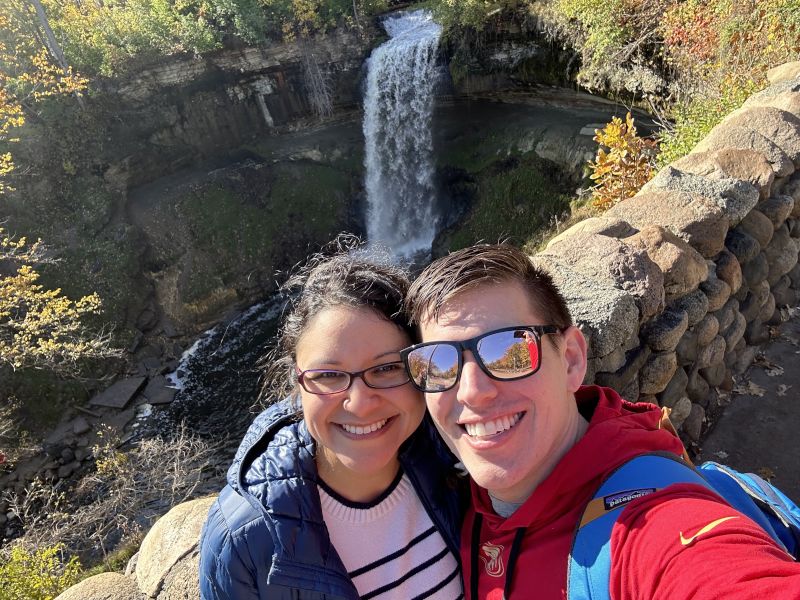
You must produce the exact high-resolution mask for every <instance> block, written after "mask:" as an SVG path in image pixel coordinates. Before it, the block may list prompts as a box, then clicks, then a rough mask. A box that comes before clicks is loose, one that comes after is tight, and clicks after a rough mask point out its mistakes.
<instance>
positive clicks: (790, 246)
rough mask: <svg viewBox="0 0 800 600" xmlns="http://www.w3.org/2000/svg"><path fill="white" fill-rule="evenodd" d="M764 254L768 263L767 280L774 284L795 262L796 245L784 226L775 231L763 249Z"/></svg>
mask: <svg viewBox="0 0 800 600" xmlns="http://www.w3.org/2000/svg"><path fill="white" fill-rule="evenodd" d="M764 254H765V255H766V256H767V262H768V263H769V274H768V275H767V281H769V283H770V285H774V284H776V283H777V282H778V280H779V279H780V278H781V277H782V276H783V275H786V274H787V273H788V272H789V271H791V270H792V267H794V266H795V265H796V264H797V245H796V244H795V241H794V240H793V239H792V238H791V237H790V236H789V230H788V228H787V227H786V226H783V227H780V228H778V229H777V230H776V231H775V235H774V236H773V238H772V242H771V243H770V245H769V246H767V247H766V248H765V249H764Z"/></svg>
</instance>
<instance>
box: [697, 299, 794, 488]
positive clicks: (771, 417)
mask: <svg viewBox="0 0 800 600" xmlns="http://www.w3.org/2000/svg"><path fill="white" fill-rule="evenodd" d="M791 312H792V316H791V319H790V320H789V321H788V322H786V323H784V324H783V325H781V326H780V327H779V328H778V330H777V331H778V335H777V336H776V337H775V338H774V339H773V340H772V341H771V342H770V343H769V344H767V345H766V346H764V348H763V353H762V354H761V355H760V356H758V357H757V358H756V360H755V362H754V364H753V365H752V366H751V367H750V368H749V370H748V371H747V372H746V373H745V375H744V376H743V377H740V378H739V379H738V380H737V384H736V386H735V388H734V391H733V393H732V394H731V399H730V404H729V405H728V406H727V407H726V408H725V410H724V412H723V414H722V416H721V417H720V418H719V420H718V421H717V423H716V424H715V425H714V428H713V430H712V431H711V432H710V434H709V435H708V436H707V437H706V439H705V441H704V442H703V444H702V451H701V455H700V456H701V460H700V461H698V462H702V461H704V460H713V461H716V462H719V463H723V464H726V465H730V466H732V467H734V468H736V469H738V470H740V471H746V472H752V473H758V474H759V475H761V476H762V477H765V478H766V479H769V480H771V481H772V483H773V484H774V485H776V486H778V487H779V488H780V489H781V490H782V491H783V492H785V493H786V494H787V495H788V496H789V497H790V498H792V499H793V500H794V501H795V502H797V503H798V504H800V310H793V311H791Z"/></svg>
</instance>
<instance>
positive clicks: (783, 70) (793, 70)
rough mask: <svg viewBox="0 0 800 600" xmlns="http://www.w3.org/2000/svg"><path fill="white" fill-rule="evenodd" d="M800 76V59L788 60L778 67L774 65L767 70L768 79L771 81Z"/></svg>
mask: <svg viewBox="0 0 800 600" xmlns="http://www.w3.org/2000/svg"><path fill="white" fill-rule="evenodd" d="M798 77H800V60H795V61H792V62H787V63H784V64H782V65H778V66H777V67H772V68H771V69H770V70H769V71H767V79H768V80H769V82H770V83H778V82H779V81H787V80H792V79H797V78H798Z"/></svg>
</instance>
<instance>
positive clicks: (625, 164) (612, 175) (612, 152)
mask: <svg viewBox="0 0 800 600" xmlns="http://www.w3.org/2000/svg"><path fill="white" fill-rule="evenodd" d="M594 141H595V142H597V143H598V144H599V145H600V147H599V148H598V150H597V156H596V157H595V160H594V161H593V162H589V168H590V170H591V174H590V175H589V177H590V179H591V180H592V181H594V182H595V186H594V187H593V188H592V198H593V204H594V205H595V206H596V207H598V208H600V209H601V210H607V209H609V208H611V207H612V206H613V205H614V204H616V203H617V202H619V201H621V200H625V199H626V198H630V197H631V196H633V195H635V194H636V192H638V191H639V190H640V189H641V188H642V186H643V185H644V184H645V183H647V182H648V181H649V180H650V179H651V178H652V176H653V161H654V155H655V147H656V144H655V142H654V141H653V140H648V139H645V138H641V137H639V136H638V135H637V133H636V126H635V125H634V121H633V117H632V116H631V113H628V114H627V115H626V116H625V122H623V121H622V119H620V118H619V117H614V118H613V119H612V120H611V122H610V123H608V124H607V125H606V126H605V127H604V128H603V129H596V130H595V136H594ZM606 148H607V149H608V150H606Z"/></svg>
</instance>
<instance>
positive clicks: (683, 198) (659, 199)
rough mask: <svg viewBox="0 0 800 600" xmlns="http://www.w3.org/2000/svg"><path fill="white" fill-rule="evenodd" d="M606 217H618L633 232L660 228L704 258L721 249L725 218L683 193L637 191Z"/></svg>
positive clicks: (705, 202)
mask: <svg viewBox="0 0 800 600" xmlns="http://www.w3.org/2000/svg"><path fill="white" fill-rule="evenodd" d="M606 215H608V216H611V217H619V218H621V219H623V220H625V221H627V222H628V223H630V224H631V225H633V226H634V227H636V229H639V230H641V229H644V228H645V227H647V226H648V225H660V226H662V227H664V228H666V229H669V230H670V231H671V232H672V233H674V234H675V235H677V236H678V237H679V238H681V239H683V240H684V241H686V242H687V243H688V244H689V245H690V246H691V247H692V248H694V249H695V250H697V251H698V252H699V253H700V254H701V255H703V256H704V257H705V258H711V257H713V256H716V255H717V254H718V253H719V252H720V250H722V248H723V247H724V245H725V235H726V233H727V232H728V223H729V221H728V218H727V216H726V215H725V214H724V213H723V211H722V209H721V208H720V207H719V206H718V205H717V204H716V203H715V202H713V201H712V200H710V199H708V198H705V197H704V196H700V195H697V194H693V193H690V192H684V191H667V190H663V189H656V190H651V191H648V192H644V191H640V192H639V193H638V194H636V195H635V196H634V197H633V198H628V199H627V200H623V201H622V202H619V203H618V204H616V205H615V206H613V207H612V208H610V209H609V210H608V212H607V213H606Z"/></svg>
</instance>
